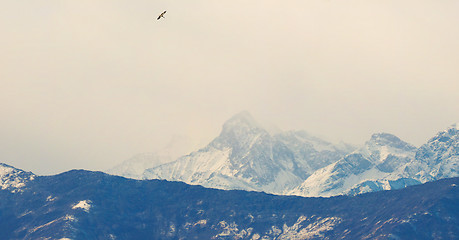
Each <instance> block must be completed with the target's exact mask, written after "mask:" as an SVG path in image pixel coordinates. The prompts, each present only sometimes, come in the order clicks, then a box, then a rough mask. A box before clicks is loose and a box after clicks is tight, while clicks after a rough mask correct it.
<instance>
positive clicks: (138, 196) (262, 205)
mask: <svg viewBox="0 0 459 240" xmlns="http://www.w3.org/2000/svg"><path fill="white" fill-rule="evenodd" d="M9 168H11V169H9V170H8V171H20V170H18V169H14V168H12V167H9ZM11 177H13V178H14V177H15V176H11ZM19 178H20V177H19ZM3 180H9V179H3ZM23 180H24V181H25V184H24V185H22V187H21V191H13V192H12V191H10V190H8V189H4V190H0V239H62V240H63V239H66V240H69V239H74V240H78V239H85V240H91V239H458V238H459V228H458V226H459V205H458V204H457V203H458V202H459V187H458V185H459V178H451V179H444V180H440V181H436V182H431V183H427V184H424V185H418V186H411V187H407V188H405V189H402V190H394V191H382V192H376V193H367V194H362V195H359V196H355V197H348V196H339V197H332V198H303V197H295V196H275V195H269V194H265V193H259V192H246V191H239V190H232V191H226V190H216V189H206V188H204V187H201V186H192V185H187V184H185V183H180V182H167V181H164V180H143V181H140V180H133V179H126V178H123V177H117V176H111V175H107V174H104V173H100V172H89V171H82V170H73V171H70V172H66V173H62V174H59V175H55V176H35V178H34V179H30V178H29V176H24V179H23Z"/></svg>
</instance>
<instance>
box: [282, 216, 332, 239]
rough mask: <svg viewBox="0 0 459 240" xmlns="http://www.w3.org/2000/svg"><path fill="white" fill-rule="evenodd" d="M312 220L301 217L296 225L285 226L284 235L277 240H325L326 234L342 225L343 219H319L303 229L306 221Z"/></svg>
mask: <svg viewBox="0 0 459 240" xmlns="http://www.w3.org/2000/svg"><path fill="white" fill-rule="evenodd" d="M308 220H311V219H310V218H307V217H305V216H300V217H299V218H298V220H297V221H296V223H295V224H293V225H292V226H291V227H288V226H287V225H285V224H284V227H283V233H282V234H281V235H279V237H278V238H277V239H288V240H293V239H298V240H299V239H312V238H314V239H316V238H323V237H324V234H323V233H324V232H327V231H330V230H332V229H333V227H334V226H335V225H337V224H339V223H341V219H340V218H337V217H328V218H318V219H317V220H315V221H312V223H310V224H308V225H307V226H306V227H303V226H304V225H305V224H304V222H305V221H308Z"/></svg>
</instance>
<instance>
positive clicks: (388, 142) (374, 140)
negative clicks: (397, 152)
mask: <svg viewBox="0 0 459 240" xmlns="http://www.w3.org/2000/svg"><path fill="white" fill-rule="evenodd" d="M366 144H367V145H374V146H387V147H391V148H397V149H406V150H410V149H411V150H413V149H415V148H416V147H414V146H413V145H411V144H409V143H407V142H404V141H402V140H401V139H400V138H398V137H397V136H395V135H392V134H390V133H375V134H373V135H372V136H371V138H370V140H369V141H367V143H366Z"/></svg>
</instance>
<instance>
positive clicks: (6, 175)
mask: <svg viewBox="0 0 459 240" xmlns="http://www.w3.org/2000/svg"><path fill="white" fill-rule="evenodd" d="M34 178H35V175H34V174H32V173H31V172H25V171H23V170H20V169H17V168H14V167H12V166H9V165H7V164H4V163H0V189H2V190H5V189H6V190H9V191H11V192H18V191H20V190H21V188H23V187H24V186H25V185H26V184H27V183H28V182H29V181H32V180H33V179H34Z"/></svg>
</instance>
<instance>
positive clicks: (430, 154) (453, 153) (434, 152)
mask: <svg viewBox="0 0 459 240" xmlns="http://www.w3.org/2000/svg"><path fill="white" fill-rule="evenodd" d="M457 126H458V125H457V124H454V125H452V126H450V127H449V128H447V129H446V130H443V131H441V132H439V133H438V134H437V135H436V136H435V137H433V138H431V139H429V141H428V142H427V143H426V144H424V145H422V146H421V147H420V148H419V149H418V150H417V152H416V157H415V160H414V161H413V162H412V163H411V164H410V165H409V166H408V167H407V168H406V173H407V174H409V175H415V176H416V178H417V179H419V180H420V181H421V182H426V181H433V180H438V179H441V178H448V177H457V176H459V129H457Z"/></svg>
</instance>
